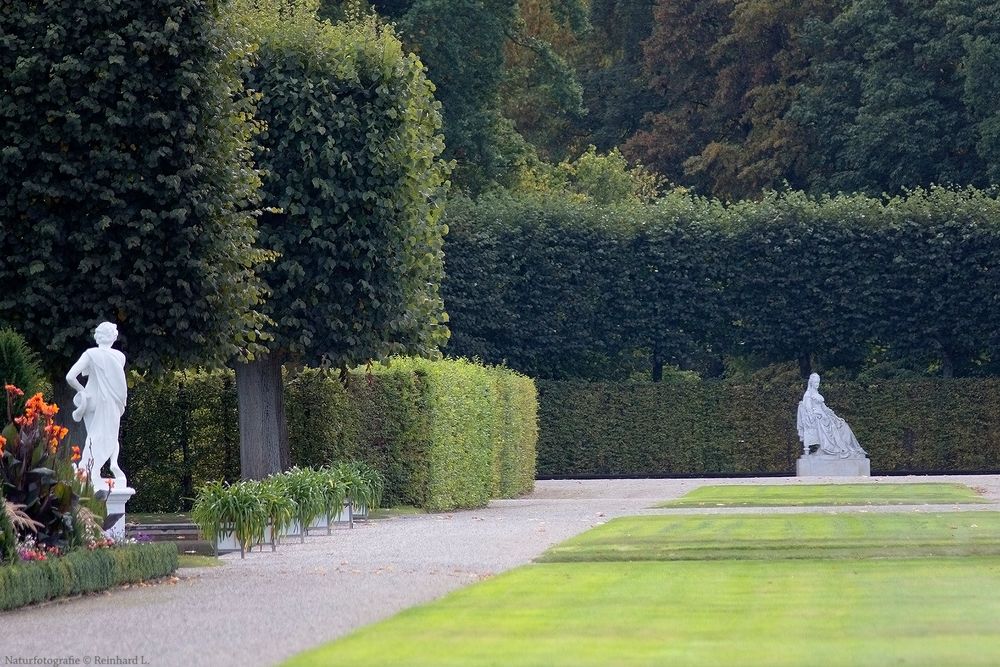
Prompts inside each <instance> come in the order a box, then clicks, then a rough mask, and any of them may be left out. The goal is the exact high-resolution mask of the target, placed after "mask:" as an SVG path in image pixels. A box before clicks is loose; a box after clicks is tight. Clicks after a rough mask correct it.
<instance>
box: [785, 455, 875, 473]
mask: <svg viewBox="0 0 1000 667" xmlns="http://www.w3.org/2000/svg"><path fill="white" fill-rule="evenodd" d="M871 475H872V466H871V461H869V460H868V459H837V458H832V457H827V456H822V455H817V454H809V455H806V454H803V455H802V456H800V457H799V460H798V461H797V462H796V463H795V476H796V477H871Z"/></svg>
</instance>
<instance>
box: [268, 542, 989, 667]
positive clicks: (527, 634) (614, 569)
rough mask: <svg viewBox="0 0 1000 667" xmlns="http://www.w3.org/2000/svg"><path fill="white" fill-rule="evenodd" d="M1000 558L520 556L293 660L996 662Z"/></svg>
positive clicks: (554, 665) (440, 666)
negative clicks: (576, 559)
mask: <svg viewBox="0 0 1000 667" xmlns="http://www.w3.org/2000/svg"><path fill="white" fill-rule="evenodd" d="M998 590H1000V558H992V557H989V558H978V557H975V558H960V559H948V558H941V559H939V558H930V559H918V560H872V561H863V562H859V561H849V560H816V561H806V560H800V561H712V562H707V561H686V562H671V563H668V562H641V563H563V564H544V565H531V566H528V567H523V568H520V569H518V570H515V571H513V572H510V573H507V574H504V575H501V576H499V577H497V578H495V579H491V580H489V581H486V582H483V583H481V584H478V585H475V586H472V587H470V588H467V589H463V590H460V591H458V592H456V593H454V594H452V595H449V596H448V597H446V598H444V599H443V600H440V601H438V602H435V603H433V604H429V605H425V606H422V607H417V608H415V609H411V610H409V611H406V612H403V613H402V614H399V615H398V616H396V617H394V618H392V619H390V620H388V621H385V622H383V623H379V624H376V625H373V626H369V627H367V628H365V629H362V630H361V631H359V632H357V633H355V634H354V635H352V636H350V637H348V638H346V639H344V640H341V641H339V642H335V643H333V644H329V645H327V646H324V647H321V648H319V649H317V650H315V651H311V652H308V653H305V654H303V655H300V656H298V657H297V658H295V659H293V660H291V661H290V662H289V663H287V664H289V665H316V666H320V665H322V666H326V665H351V666H352V667H359V666H362V665H379V666H381V665H406V666H414V667H416V666H420V665H428V666H434V667H444V666H448V665H456V666H457V665H461V666H463V667H466V666H482V665H497V666H503V667H508V666H511V667H521V666H529V665H531V666H539V667H543V666H544V667H559V666H562V665H566V666H567V667H569V666H572V667H586V666H591V665H593V666H595V667H598V666H599V667H604V666H607V665H616V666H623V667H631V666H640V665H641V666H646V665H648V666H651V667H652V666H660V665H684V666H685V667H698V666H701V665H705V666H711V667H718V666H725V665H767V666H769V667H774V666H781V665H797V666H799V665H858V666H863V665H880V666H881V665H890V664H892V665H895V664H905V665H910V666H913V665H926V666H928V667H939V666H941V665H995V664H996V661H997V656H1000V595H997V591H998Z"/></svg>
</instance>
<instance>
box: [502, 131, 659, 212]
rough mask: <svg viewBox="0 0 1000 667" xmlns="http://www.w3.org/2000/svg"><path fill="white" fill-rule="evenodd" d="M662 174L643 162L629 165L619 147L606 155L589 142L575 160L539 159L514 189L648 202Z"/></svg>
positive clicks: (598, 199) (614, 201)
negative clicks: (556, 162) (553, 164)
mask: <svg viewBox="0 0 1000 667" xmlns="http://www.w3.org/2000/svg"><path fill="white" fill-rule="evenodd" d="M662 180H663V179H662V178H660V177H659V176H658V175H657V174H655V173H653V172H650V171H649V170H647V169H646V168H645V167H643V166H642V165H638V166H635V167H630V166H629V165H628V163H627V162H626V161H625V158H624V157H622V154H621V153H620V152H619V151H618V149H617V148H616V149H612V150H611V151H610V152H609V153H607V154H606V155H601V154H599V153H598V152H597V149H596V148H594V146H589V147H588V148H587V150H586V151H584V152H583V154H582V155H580V156H579V157H578V158H576V159H575V160H567V161H564V162H560V163H559V164H558V165H555V166H551V165H548V164H545V163H538V164H535V165H532V166H530V167H525V169H524V170H523V171H522V172H521V174H520V175H519V180H518V182H517V187H516V190H517V192H539V193H546V194H553V193H554V194H557V195H561V194H564V193H571V194H575V195H579V196H580V198H581V199H583V200H584V201H590V202H593V203H595V204H598V205H607V204H622V203H632V204H639V203H648V202H651V201H653V200H655V199H656V198H657V197H658V196H659V193H660V188H661V186H662V185H663V183H662Z"/></svg>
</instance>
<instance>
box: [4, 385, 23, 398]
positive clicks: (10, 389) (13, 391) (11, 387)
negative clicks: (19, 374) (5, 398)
mask: <svg viewBox="0 0 1000 667" xmlns="http://www.w3.org/2000/svg"><path fill="white" fill-rule="evenodd" d="M3 388H4V390H5V391H6V392H7V393H8V394H10V395H11V396H24V392H23V391H21V390H20V389H18V388H17V387H15V386H14V385H12V384H5V385H4V386H3Z"/></svg>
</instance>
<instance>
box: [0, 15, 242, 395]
mask: <svg viewBox="0 0 1000 667" xmlns="http://www.w3.org/2000/svg"><path fill="white" fill-rule="evenodd" d="M216 6H218V7H217V8H216ZM227 11H228V10H227V3H225V2H219V3H212V2H208V1H206V0H169V1H168V0H142V1H138V0H135V1H132V0H114V1H112V0H79V1H78V2H73V3H57V2H44V3H40V2H34V1H30V0H5V2H4V3H3V5H2V6H0V256H2V257H3V261H2V262H0V284H3V286H4V288H3V290H0V320H2V321H4V322H6V323H8V324H10V325H12V326H13V327H14V328H16V329H17V330H18V331H19V332H21V333H22V334H24V336H25V337H26V338H27V340H28V342H29V344H30V345H31V346H32V347H33V348H34V349H36V350H37V351H39V352H40V354H41V356H42V361H43V363H44V365H45V367H46V369H47V371H48V372H49V373H50V375H52V376H55V377H58V378H59V381H57V382H55V383H54V385H55V388H56V389H57V390H59V389H63V388H64V387H65V382H64V381H62V379H61V377H62V374H63V373H65V371H66V369H67V368H68V367H69V363H70V362H71V360H72V359H73V358H74V357H75V356H76V355H78V354H79V353H80V351H81V349H82V348H83V347H85V346H88V344H92V338H91V333H92V330H93V328H94V326H95V325H96V324H97V323H99V322H100V321H102V320H105V319H106V320H110V321H112V322H116V323H117V324H118V326H119V330H120V334H121V335H120V347H122V348H123V349H124V350H125V352H126V353H127V354H128V357H129V360H130V363H131V364H132V365H133V366H136V367H140V368H147V369H154V370H155V369H158V368H161V367H163V366H165V365H171V364H177V365H180V364H185V365H193V364H207V363H212V362H216V363H221V362H225V361H226V360H228V359H229V358H231V357H232V356H234V355H235V354H237V353H238V352H239V351H240V350H241V349H243V350H246V349H247V348H248V347H252V342H251V341H252V340H253V339H254V338H255V337H256V336H255V334H256V333H257V332H258V330H259V328H260V326H261V325H262V321H261V317H260V315H259V314H257V313H256V312H255V311H256V309H258V308H259V301H260V298H261V294H262V293H261V285H260V283H259V281H258V279H257V278H256V277H255V273H254V272H255V268H256V267H257V266H258V265H259V263H260V262H261V260H262V256H261V253H260V252H258V251H255V250H254V249H253V248H252V243H253V240H254V228H255V227H254V217H253V213H254V210H255V209H256V200H257V189H258V187H259V185H260V182H259V178H258V176H257V173H256V171H255V170H254V167H253V163H252V156H251V144H250V139H251V130H252V128H253V126H252V124H251V123H249V122H248V121H247V118H248V117H249V114H250V113H251V112H252V105H251V104H250V103H249V100H248V97H247V96H246V95H245V94H244V93H243V86H242V82H241V80H240V77H239V72H238V64H239V63H240V62H241V61H242V59H243V58H244V56H245V46H244V44H242V43H241V42H240V41H239V40H238V39H236V38H235V37H234V35H233V33H232V32H231V31H230V30H229V29H228V27H227V25H226V16H227V14H226V13H225V12H227ZM220 12H221V13H220ZM57 395H58V394H57ZM65 399H66V397H65V396H62V401H61V402H62V403H63V404H65Z"/></svg>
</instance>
